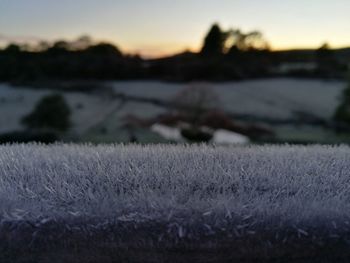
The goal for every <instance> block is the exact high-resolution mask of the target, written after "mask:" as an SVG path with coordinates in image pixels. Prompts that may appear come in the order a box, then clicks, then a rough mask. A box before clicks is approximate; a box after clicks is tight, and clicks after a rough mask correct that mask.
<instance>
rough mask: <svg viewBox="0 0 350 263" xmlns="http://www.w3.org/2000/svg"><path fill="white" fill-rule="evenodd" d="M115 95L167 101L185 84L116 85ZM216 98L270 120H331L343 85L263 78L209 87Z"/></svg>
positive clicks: (230, 107)
mask: <svg viewBox="0 0 350 263" xmlns="http://www.w3.org/2000/svg"><path fill="white" fill-rule="evenodd" d="M112 84H113V86H114V90H115V91H117V92H121V93H125V94H129V95H135V96H142V97H148V98H158V99H169V98H172V97H173V96H174V95H176V93H177V92H178V91H179V90H181V89H182V88H183V87H185V86H187V85H188V84H171V83H160V82H136V81H132V82H116V83H112ZM208 85H209V87H212V88H213V90H214V91H215V92H216V93H217V94H218V95H219V97H220V99H221V102H222V104H221V105H222V106H223V107H224V109H225V110H227V111H229V112H233V113H242V114H251V115H256V116H264V117H266V116H267V117H271V118H281V119H285V118H289V117H292V116H293V111H303V112H306V113H311V114H314V115H315V116H318V117H321V118H326V119H328V118H330V117H331V116H332V114H333V113H334V110H335V108H336V107H337V105H338V104H339V99H340V96H341V92H342V90H343V89H344V88H345V87H346V84H345V83H343V82H340V81H322V80H303V79H290V78H281V79H265V80H250V81H242V82H228V83H212V84H208Z"/></svg>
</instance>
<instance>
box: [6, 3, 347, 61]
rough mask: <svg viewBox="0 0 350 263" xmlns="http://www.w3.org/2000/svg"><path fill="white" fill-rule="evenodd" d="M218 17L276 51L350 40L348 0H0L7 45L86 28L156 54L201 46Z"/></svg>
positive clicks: (77, 32) (81, 31)
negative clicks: (252, 32) (257, 34)
mask: <svg viewBox="0 0 350 263" xmlns="http://www.w3.org/2000/svg"><path fill="white" fill-rule="evenodd" d="M214 22H218V23H220V24H221V25H222V27H223V29H225V30H226V29H229V28H231V27H235V28H236V27H239V28H241V29H242V30H244V31H249V30H253V29H258V30H261V31H262V32H263V33H264V34H265V36H266V38H267V39H268V40H269V42H270V43H271V46H272V48H274V49H287V48H314V47H318V46H320V45H321V44H322V43H324V42H326V41H327V42H329V43H330V45H331V46H332V47H343V46H350V1H349V0H332V1H331V0H264V1H262V0H123V1H120V0H0V42H2V43H6V42H7V41H9V40H18V41H24V40H39V39H45V40H57V39H61V38H64V39H67V40H72V39H74V38H76V37H78V36H81V35H86V34H88V35H90V36H92V37H93V38H94V39H97V40H100V41H110V42H113V43H115V44H117V45H118V46H119V47H120V48H121V49H122V50H123V51H125V52H130V53H135V52H138V53H141V54H142V55H144V56H148V57H149V56H152V57H154V56H162V55H166V54H171V53H175V52H179V51H182V50H184V49H191V50H197V49H198V48H199V47H200V45H201V42H202V39H203V37H204V35H205V33H206V32H207V30H208V29H209V27H210V25H211V24H212V23H214Z"/></svg>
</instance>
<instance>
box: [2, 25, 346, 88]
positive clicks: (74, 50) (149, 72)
mask: <svg viewBox="0 0 350 263" xmlns="http://www.w3.org/2000/svg"><path fill="white" fill-rule="evenodd" d="M349 59H350V50H347V49H346V50H341V51H334V50H332V49H331V48H329V46H327V45H323V46H322V47H321V48H320V49H318V50H290V51H279V52H277V51H272V50H271V49H270V45H269V42H268V41H267V40H266V39H265V37H264V35H263V34H262V33H261V32H259V31H252V32H243V31H242V30H240V29H229V30H226V31H225V30H222V28H221V27H220V25H218V24H214V25H213V26H212V27H211V28H210V30H209V31H208V33H207V35H206V37H205V39H204V40H203V46H202V49H201V50H200V52H198V53H193V52H183V53H181V54H176V55H174V56H170V57H165V58H160V59H143V58H142V57H140V56H138V55H128V54H125V53H123V52H122V51H121V50H120V49H119V48H118V47H117V46H115V45H113V44H111V43H95V42H94V41H92V40H91V38H90V37H88V36H83V37H80V38H78V39H77V40H74V41H71V42H68V41H63V40H61V41H56V42H54V43H49V42H40V43H38V44H37V45H35V46H33V45H26V44H23V45H18V44H15V43H11V44H9V45H8V46H7V47H5V48H3V49H0V81H10V82H19V83H22V82H31V81H46V80H82V79H84V80H90V79H93V80H123V79H160V80H169V81H192V80H209V81H210V80H212V81H225V80H239V79H248V78H262V77H273V76H280V75H292V76H301V77H325V78H341V77H342V76H343V75H344V72H346V68H347V61H348V60H349ZM284 63H295V64H296V63H299V64H300V63H313V64H315V67H314V68H313V69H312V70H310V69H306V70H305V69H302V68H301V69H298V68H297V69H293V70H290V71H288V72H280V71H278V70H277V71H276V69H278V68H279V67H280V66H281V65H283V64H284Z"/></svg>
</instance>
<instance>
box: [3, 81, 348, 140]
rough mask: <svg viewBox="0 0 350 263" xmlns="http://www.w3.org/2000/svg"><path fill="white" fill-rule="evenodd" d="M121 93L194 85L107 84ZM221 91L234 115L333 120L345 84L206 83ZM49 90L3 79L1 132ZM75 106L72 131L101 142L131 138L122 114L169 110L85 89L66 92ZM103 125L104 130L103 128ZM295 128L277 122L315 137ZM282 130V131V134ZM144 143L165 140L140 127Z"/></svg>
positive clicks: (164, 92)
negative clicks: (307, 116) (306, 116)
mask: <svg viewBox="0 0 350 263" xmlns="http://www.w3.org/2000/svg"><path fill="white" fill-rule="evenodd" d="M109 85H110V86H111V87H112V88H113V90H114V91H115V92H117V93H123V94H126V95H134V96H138V97H143V98H158V99H161V100H164V101H168V100H171V99H172V98H173V97H174V96H175V94H176V93H177V92H179V90H181V89H182V88H184V87H185V86H188V85H190V84H170V83H162V82H152V81H148V82H137V81H129V82H127V81H125V82H113V83H109ZM208 85H209V86H211V87H212V88H213V90H214V91H215V92H216V93H217V94H218V95H219V97H220V100H221V103H220V106H222V108H223V109H224V110H226V111H228V112H230V113H232V114H235V113H236V114H248V115H251V116H257V117H267V118H272V119H282V120H283V119H288V118H292V117H293V116H294V114H295V112H304V113H307V114H312V115H314V116H317V117H319V118H322V119H329V118H330V117H331V116H332V114H333V112H334V110H335V108H336V107H337V105H338V103H339V99H340V96H341V92H342V90H343V89H344V88H345V86H346V85H345V83H342V82H336V81H320V80H301V79H266V80H256V81H243V82H228V83H216V84H208ZM52 92H54V91H49V90H34V89H28V88H20V87H16V88H13V87H11V86H9V85H6V84H0V107H1V113H2V114H1V115H0V132H8V131H13V130H18V129H21V124H20V119H21V118H22V117H23V116H24V115H25V114H27V113H29V112H30V111H31V110H32V109H33V107H34V105H35V103H36V102H37V101H38V100H39V99H40V98H41V97H42V96H44V95H45V94H48V93H52ZM64 96H65V97H66V98H67V101H68V103H69V104H70V106H71V108H72V110H73V115H72V119H73V124H74V126H73V128H72V130H71V133H73V134H76V135H78V136H80V137H81V136H82V138H83V139H85V140H90V141H97V142H99V141H100V142H101V141H102V142H127V141H128V139H129V137H128V134H127V133H126V132H125V130H123V129H122V128H121V126H122V125H123V118H124V117H125V116H127V115H134V116H137V117H140V118H152V117H155V116H157V115H159V114H161V113H165V112H166V111H167V109H165V108H162V107H159V106H155V105H152V104H147V103H140V102H135V101H134V102H130V101H129V102H128V101H126V102H121V101H120V100H118V99H113V98H111V97H109V96H106V94H105V93H101V94H98V93H96V94H88V93H82V92H69V93H65V94H64ZM101 130H104V133H103V134H102V133H101ZM304 130H306V131H301V130H300V128H295V127H287V126H286V127H278V128H277V129H276V132H277V134H278V136H280V137H281V138H282V140H283V139H284V138H285V139H288V138H291V141H293V139H295V138H305V139H306V140H311V139H312V138H313V136H310V135H308V133H307V130H309V128H308V127H306V128H304ZM280 131H281V133H280ZM315 134H317V136H316V137H317V138H322V140H321V142H329V141H337V140H336V139H334V140H333V139H331V140H329V139H330V138H332V137H334V135H333V134H330V132H328V131H325V132H324V131H322V130H320V129H317V130H316V131H315ZM138 138H139V141H141V142H161V141H164V140H162V139H161V138H159V137H157V135H155V134H152V133H151V132H149V131H144V130H141V131H138Z"/></svg>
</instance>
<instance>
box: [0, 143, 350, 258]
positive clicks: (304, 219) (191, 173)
mask: <svg viewBox="0 0 350 263" xmlns="http://www.w3.org/2000/svg"><path fill="white" fill-rule="evenodd" d="M349 187H350V148H349V147H347V146H339V147H326V146H312V147H294V146H283V147H277V146H265V147H208V146H160V145H159V146H156V145H153V146H145V147H142V146H137V145H129V146H123V145H114V146H103V145H101V146H88V145H85V146H83V145H82V146H78V145H53V146H41V145H34V144H33V145H11V146H10V145H8V146H0V200H1V202H0V261H1V262H11V263H13V262H21V263H23V262H50V263H51V262H57V263H58V262H96V263H97V262H153V263H154V262H186V263H187V262H240V261H237V260H245V261H244V262H348V261H346V260H343V261H338V260H339V259H344V258H345V257H346V258H347V259H348V258H350V254H349V240H350V234H349V233H350V202H349V201H350V191H349ZM327 257H330V258H331V259H329V258H328V261H327V260H326V259H327ZM229 259H230V261H229ZM263 259H266V261H262V260H263ZM292 259H295V261H293V260H292ZM232 260H233V261H232ZM268 260H270V261H268ZM271 260H274V261H271ZM276 260H280V261H276ZM302 260H304V261H302ZM320 260H322V261H320ZM334 260H335V261H334Z"/></svg>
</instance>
